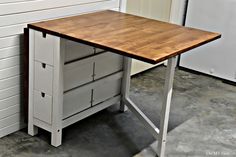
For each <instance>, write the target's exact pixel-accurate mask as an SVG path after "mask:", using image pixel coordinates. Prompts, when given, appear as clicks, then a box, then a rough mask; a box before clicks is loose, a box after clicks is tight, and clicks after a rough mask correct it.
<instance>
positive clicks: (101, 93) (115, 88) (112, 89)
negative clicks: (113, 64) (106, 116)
mask: <svg viewBox="0 0 236 157" xmlns="http://www.w3.org/2000/svg"><path fill="white" fill-rule="evenodd" d="M120 91H121V79H119V80H112V81H110V82H108V83H106V84H101V85H99V86H97V87H95V88H94V89H93V105H97V104H98V103H101V102H103V101H105V100H107V99H109V98H112V97H114V96H116V95H119V94H120Z"/></svg>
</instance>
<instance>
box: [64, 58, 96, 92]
mask: <svg viewBox="0 0 236 157" xmlns="http://www.w3.org/2000/svg"><path fill="white" fill-rule="evenodd" d="M91 81H93V62H92V61H88V62H85V61H83V60H80V61H76V62H73V63H70V64H66V65H65V68H64V90H65V91H67V90H70V89H72V88H75V87H78V86H81V85H83V84H85V83H88V82H91Z"/></svg>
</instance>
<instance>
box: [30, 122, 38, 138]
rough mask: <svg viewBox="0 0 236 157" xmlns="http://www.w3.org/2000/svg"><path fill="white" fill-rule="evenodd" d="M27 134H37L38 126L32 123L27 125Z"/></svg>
mask: <svg viewBox="0 0 236 157" xmlns="http://www.w3.org/2000/svg"><path fill="white" fill-rule="evenodd" d="M28 134H29V135H31V136H35V135H37V134H38V127H36V126H34V125H28Z"/></svg>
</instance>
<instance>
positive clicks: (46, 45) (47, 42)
mask: <svg viewBox="0 0 236 157" xmlns="http://www.w3.org/2000/svg"><path fill="white" fill-rule="evenodd" d="M53 39H54V37H53V36H52V35H49V34H47V35H46V37H45V38H44V37H43V33H41V32H38V31H35V51H34V52H35V57H34V58H35V60H37V61H40V62H42V63H45V64H49V65H53V49H54V48H53V42H54V40H53Z"/></svg>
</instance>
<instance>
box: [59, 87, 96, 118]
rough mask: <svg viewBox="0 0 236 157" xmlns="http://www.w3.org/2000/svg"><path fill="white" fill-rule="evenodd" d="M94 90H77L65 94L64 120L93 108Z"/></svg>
mask: <svg viewBox="0 0 236 157" xmlns="http://www.w3.org/2000/svg"><path fill="white" fill-rule="evenodd" d="M91 96H92V90H91V89H86V90H80V88H77V89H75V90H72V91H69V92H66V93H65V94H64V103H63V119H64V118H67V117H69V116H71V115H74V114H76V113H78V112H81V111H83V110H85V109H87V108H89V107H91Z"/></svg>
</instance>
